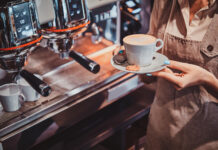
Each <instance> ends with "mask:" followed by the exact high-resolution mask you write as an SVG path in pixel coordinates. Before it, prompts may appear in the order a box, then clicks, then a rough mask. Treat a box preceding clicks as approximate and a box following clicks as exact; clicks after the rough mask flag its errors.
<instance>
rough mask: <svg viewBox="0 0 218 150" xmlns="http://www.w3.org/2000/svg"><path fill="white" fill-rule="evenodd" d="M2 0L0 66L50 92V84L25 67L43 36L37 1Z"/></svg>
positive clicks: (43, 93)
mask: <svg viewBox="0 0 218 150" xmlns="http://www.w3.org/2000/svg"><path fill="white" fill-rule="evenodd" d="M3 2H4V3H3ZM3 2H2V3H1V6H0V67H1V68H2V69H4V70H6V71H7V72H8V73H9V74H15V75H17V74H18V75H20V76H22V77H23V78H24V79H25V80H26V81H27V82H28V83H29V84H30V85H31V86H32V87H33V88H34V89H35V90H36V91H37V92H39V93H40V94H41V95H42V96H48V95H49V94H50V92H51V88H50V87H49V86H48V85H47V84H46V83H45V82H44V81H42V80H40V79H39V78H37V77H36V76H34V75H33V74H32V73H30V72H28V71H27V70H24V69H23V67H24V66H25V63H26V59H27V57H28V55H29V54H30V52H31V51H33V50H34V49H35V48H36V47H37V44H38V43H39V42H40V41H41V39H42V36H41V35H40V34H39V33H38V31H39V30H40V25H39V22H38V18H37V13H36V10H35V4H34V3H33V2H31V1H28V0H16V1H12V0H9V1H3Z"/></svg>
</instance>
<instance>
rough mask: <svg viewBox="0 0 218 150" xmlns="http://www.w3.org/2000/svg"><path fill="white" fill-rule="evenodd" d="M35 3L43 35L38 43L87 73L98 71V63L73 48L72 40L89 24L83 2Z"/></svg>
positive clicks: (53, 1)
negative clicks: (77, 64)
mask: <svg viewBox="0 0 218 150" xmlns="http://www.w3.org/2000/svg"><path fill="white" fill-rule="evenodd" d="M35 2H36V5H37V12H38V15H39V22H40V24H41V27H42V30H41V33H42V34H43V41H42V44H41V45H42V46H43V47H48V48H50V49H51V50H53V51H54V52H55V53H58V54H59V55H60V58H65V59H67V58H68V57H71V58H73V59H74V60H76V61H77V62H78V63H79V64H80V65H82V66H83V67H85V68H86V69H87V70H89V71H90V72H92V73H98V72H99V70H100V65H99V64H97V63H96V62H94V61H93V60H90V59H89V58H87V57H86V56H84V55H82V54H81V53H78V52H76V51H74V50H73V45H74V39H75V38H77V37H78V36H80V35H82V33H83V32H84V31H86V29H87V27H88V25H89V24H90V20H89V11H88V9H87V4H86V1H85V0H52V1H51V0H35ZM45 6H46V7H45ZM45 14H47V15H46V16H45ZM52 18H53V19H52Z"/></svg>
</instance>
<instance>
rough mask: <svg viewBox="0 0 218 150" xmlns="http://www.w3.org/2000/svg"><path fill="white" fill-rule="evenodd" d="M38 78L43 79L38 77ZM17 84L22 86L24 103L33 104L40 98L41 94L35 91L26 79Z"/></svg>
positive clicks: (18, 80)
mask: <svg viewBox="0 0 218 150" xmlns="http://www.w3.org/2000/svg"><path fill="white" fill-rule="evenodd" d="M36 76H37V77H38V78H41V77H40V76H38V75H36ZM17 84H18V85H20V88H21V91H22V93H23V95H24V101H30V102H33V101H36V100H38V99H39V98H40V94H39V93H38V92H37V91H36V90H35V89H33V88H32V86H31V85H30V84H29V83H28V82H27V81H26V80H25V79H24V78H19V79H17Z"/></svg>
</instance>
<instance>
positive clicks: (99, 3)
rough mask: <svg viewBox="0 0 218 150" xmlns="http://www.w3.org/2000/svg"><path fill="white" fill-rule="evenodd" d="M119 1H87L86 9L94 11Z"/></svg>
mask: <svg viewBox="0 0 218 150" xmlns="http://www.w3.org/2000/svg"><path fill="white" fill-rule="evenodd" d="M117 1H120V0H87V4H88V8H89V9H90V10H91V9H95V8H98V7H101V6H105V5H107V4H110V3H113V2H117Z"/></svg>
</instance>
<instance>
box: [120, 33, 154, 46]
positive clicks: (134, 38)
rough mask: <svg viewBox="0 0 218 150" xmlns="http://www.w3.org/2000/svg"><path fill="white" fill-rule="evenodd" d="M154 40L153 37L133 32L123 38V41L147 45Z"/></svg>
mask: <svg viewBox="0 0 218 150" xmlns="http://www.w3.org/2000/svg"><path fill="white" fill-rule="evenodd" d="M155 41H156V38H155V37H153V36H151V35H147V34H133V35H129V36H127V37H125V38H124V39H123V42H124V43H128V44H131V45H147V44H152V43H154V42H155Z"/></svg>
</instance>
